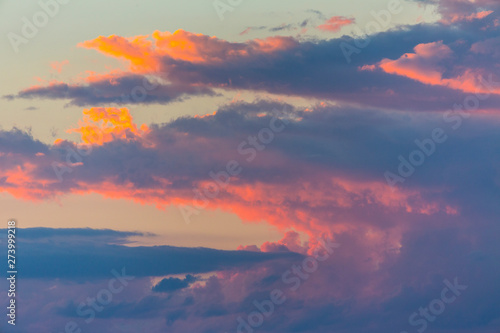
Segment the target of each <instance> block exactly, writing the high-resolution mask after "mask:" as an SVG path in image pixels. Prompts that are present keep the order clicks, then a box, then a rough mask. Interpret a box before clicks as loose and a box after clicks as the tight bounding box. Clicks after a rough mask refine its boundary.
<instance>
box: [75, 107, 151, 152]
mask: <svg viewBox="0 0 500 333" xmlns="http://www.w3.org/2000/svg"><path fill="white" fill-rule="evenodd" d="M83 115H84V116H83V120H81V121H79V123H78V126H79V127H78V128H72V129H69V130H67V131H66V132H68V133H80V135H81V139H82V141H83V142H84V143H86V144H95V145H102V144H104V143H105V142H110V141H113V140H116V139H120V140H132V139H137V138H141V137H143V136H144V135H145V134H147V133H148V132H149V128H148V127H147V126H146V125H145V124H143V125H142V126H140V128H138V127H137V125H136V124H134V122H133V119H132V116H131V115H130V113H129V111H128V109H127V108H120V109H118V108H91V109H85V110H83Z"/></svg>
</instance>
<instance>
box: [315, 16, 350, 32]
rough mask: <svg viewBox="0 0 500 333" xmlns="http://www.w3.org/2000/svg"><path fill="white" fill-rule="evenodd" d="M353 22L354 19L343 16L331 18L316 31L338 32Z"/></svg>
mask: <svg viewBox="0 0 500 333" xmlns="http://www.w3.org/2000/svg"><path fill="white" fill-rule="evenodd" d="M354 22H355V19H354V18H348V17H345V16H333V17H331V18H329V19H328V20H326V22H325V23H323V24H321V25H319V26H318V27H317V29H319V30H323V31H329V32H338V31H340V29H342V27H345V26H347V25H350V24H353V23H354Z"/></svg>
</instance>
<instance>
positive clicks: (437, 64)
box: [365, 41, 500, 94]
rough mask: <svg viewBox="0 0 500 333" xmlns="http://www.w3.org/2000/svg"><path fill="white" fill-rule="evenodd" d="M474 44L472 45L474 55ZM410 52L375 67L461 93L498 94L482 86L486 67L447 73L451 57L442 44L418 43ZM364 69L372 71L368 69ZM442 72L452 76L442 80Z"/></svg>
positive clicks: (499, 90)
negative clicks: (446, 64)
mask: <svg viewBox="0 0 500 333" xmlns="http://www.w3.org/2000/svg"><path fill="white" fill-rule="evenodd" d="M477 45H478V44H474V45H473V46H472V48H473V49H474V48H475V49H476V52H477V48H478V46H477ZM479 45H481V44H479ZM414 51H415V53H406V54H404V55H403V56H401V57H400V58H399V59H396V60H390V59H383V60H382V61H381V62H380V63H378V66H379V67H380V68H381V69H382V70H383V71H385V72H386V73H389V74H395V75H400V76H403V77H407V78H410V79H412V80H415V81H418V82H421V83H423V84H427V85H434V86H444V87H448V88H451V89H455V90H461V91H463V92H465V93H478V94H491V93H493V94H500V87H498V86H493V87H492V86H488V85H487V84H486V79H485V77H487V75H486V73H487V69H486V68H484V69H480V68H467V67H465V68H464V69H462V70H461V72H458V71H459V69H454V68H453V69H451V70H449V69H448V70H447V68H446V67H445V66H444V64H445V63H449V62H450V61H453V58H454V56H455V54H454V52H453V51H452V50H451V48H450V47H448V46H447V45H444V44H443V42H442V41H440V42H433V43H427V44H419V45H417V46H415V48H414ZM457 67H458V66H457ZM365 68H366V69H372V67H365ZM446 72H448V73H449V72H452V73H454V74H453V75H454V76H452V77H450V78H444V77H443V76H444V74H445V73H446ZM457 72H458V73H457Z"/></svg>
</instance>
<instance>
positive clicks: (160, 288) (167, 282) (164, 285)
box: [153, 274, 198, 293]
mask: <svg viewBox="0 0 500 333" xmlns="http://www.w3.org/2000/svg"><path fill="white" fill-rule="evenodd" d="M197 280H198V278H197V277H195V276H193V275H190V274H188V275H186V277H185V278H184V279H179V278H174V277H169V278H165V279H163V280H161V281H160V282H158V284H157V285H155V286H154V287H153V291H154V292H156V293H169V292H173V291H176V290H180V289H184V288H187V287H189V286H190V285H191V284H192V283H194V282H196V281H197Z"/></svg>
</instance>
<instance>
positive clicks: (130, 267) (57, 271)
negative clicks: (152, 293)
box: [0, 228, 300, 291]
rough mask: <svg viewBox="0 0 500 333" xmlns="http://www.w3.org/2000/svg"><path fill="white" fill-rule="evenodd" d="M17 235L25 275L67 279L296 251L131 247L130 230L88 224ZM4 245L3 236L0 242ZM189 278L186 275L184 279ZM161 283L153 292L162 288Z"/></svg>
mask: <svg viewBox="0 0 500 333" xmlns="http://www.w3.org/2000/svg"><path fill="white" fill-rule="evenodd" d="M18 234H19V239H20V238H21V237H24V235H25V234H26V235H27V239H28V240H29V241H25V242H24V243H23V246H22V247H19V248H18V249H17V251H16V252H17V255H18V257H19V258H21V257H22V258H23V261H22V263H21V262H20V263H19V265H18V267H19V271H22V276H23V278H25V279H40V278H43V279H69V280H77V281H89V280H96V279H106V278H107V277H108V276H110V274H111V271H112V270H113V269H115V270H118V271H120V270H121V269H122V268H126V273H127V274H128V275H131V276H135V277H153V276H165V275H172V274H183V273H184V274H186V273H206V272H212V271H219V270H225V269H231V268H233V267H242V268H244V267H250V266H252V265H254V264H256V263H259V262H263V261H267V260H293V259H294V258H299V257H300V255H298V254H295V253H283V254H282V253H256V252H245V251H221V250H213V249H206V248H180V247H172V246H154V247H145V246H139V247H130V246H126V245H127V244H130V242H127V241H126V238H128V237H131V236H136V235H141V234H138V233H132V232H117V231H112V230H89V229H62V230H61V229H43V228H42V229H39V228H36V229H18ZM0 243H3V245H5V244H6V242H5V241H1V242H0ZM192 282H194V281H193V280H192V278H190V277H189V278H187V280H184V283H192ZM169 283H170V284H171V283H175V282H172V281H168V282H164V283H163V284H160V286H159V287H158V289H157V291H161V290H166V288H167V289H168V287H167V286H166V285H167V284H169Z"/></svg>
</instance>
